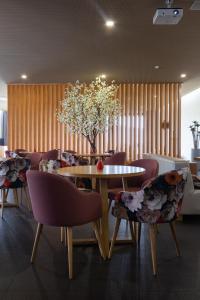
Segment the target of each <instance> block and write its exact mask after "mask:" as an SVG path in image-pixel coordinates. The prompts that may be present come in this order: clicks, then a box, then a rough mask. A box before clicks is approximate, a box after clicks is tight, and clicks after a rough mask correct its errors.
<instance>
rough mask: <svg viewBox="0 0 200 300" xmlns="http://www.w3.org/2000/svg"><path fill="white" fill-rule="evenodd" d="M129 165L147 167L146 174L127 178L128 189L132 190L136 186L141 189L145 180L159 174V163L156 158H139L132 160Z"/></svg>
mask: <svg viewBox="0 0 200 300" xmlns="http://www.w3.org/2000/svg"><path fill="white" fill-rule="evenodd" d="M129 166H133V167H139V168H144V169H145V174H144V175H140V176H133V177H131V178H128V179H127V185H128V188H129V189H128V190H130V191H131V189H135V188H138V189H141V188H142V186H143V184H144V183H145V182H147V181H148V180H150V179H152V178H154V177H156V176H158V170H159V164H158V162H157V160H155V159H138V160H135V161H132V162H131V163H130V164H129Z"/></svg>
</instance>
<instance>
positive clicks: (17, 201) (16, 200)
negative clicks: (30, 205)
mask: <svg viewBox="0 0 200 300" xmlns="http://www.w3.org/2000/svg"><path fill="white" fill-rule="evenodd" d="M13 194H14V199H15V204H16V206H18V207H19V199H18V194H17V189H13Z"/></svg>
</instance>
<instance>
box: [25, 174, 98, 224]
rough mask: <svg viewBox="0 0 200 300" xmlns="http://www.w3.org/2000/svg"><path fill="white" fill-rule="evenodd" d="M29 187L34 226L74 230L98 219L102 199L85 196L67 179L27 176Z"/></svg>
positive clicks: (95, 195) (51, 175)
mask: <svg viewBox="0 0 200 300" xmlns="http://www.w3.org/2000/svg"><path fill="white" fill-rule="evenodd" d="M27 180H28V187H29V192H30V198H31V203H32V208H33V214H34V217H35V219H36V221H37V222H39V223H41V224H48V225H53V226H75V225H81V224H85V223H87V222H90V221H92V220H96V219H98V218H99V217H100V216H101V197H100V195H99V194H98V193H94V192H91V193H84V192H81V191H79V190H78V189H77V188H76V186H75V185H74V184H73V183H71V182H70V181H69V180H68V179H66V178H64V177H61V176H58V175H54V174H49V173H46V172H39V171H29V172H27Z"/></svg>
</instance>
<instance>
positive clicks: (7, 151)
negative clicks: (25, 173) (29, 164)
mask: <svg viewBox="0 0 200 300" xmlns="http://www.w3.org/2000/svg"><path fill="white" fill-rule="evenodd" d="M5 157H6V158H9V157H12V151H10V150H6V151H5Z"/></svg>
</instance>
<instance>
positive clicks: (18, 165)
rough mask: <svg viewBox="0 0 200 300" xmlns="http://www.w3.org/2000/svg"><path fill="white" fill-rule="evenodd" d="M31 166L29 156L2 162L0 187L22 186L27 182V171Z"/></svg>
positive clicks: (0, 163) (0, 164)
mask: <svg viewBox="0 0 200 300" xmlns="http://www.w3.org/2000/svg"><path fill="white" fill-rule="evenodd" d="M29 168H30V160H29V159H27V158H10V159H8V160H4V161H1V162H0V188H11V189H12V188H20V187H23V186H25V184H26V172H27V170H29Z"/></svg>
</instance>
